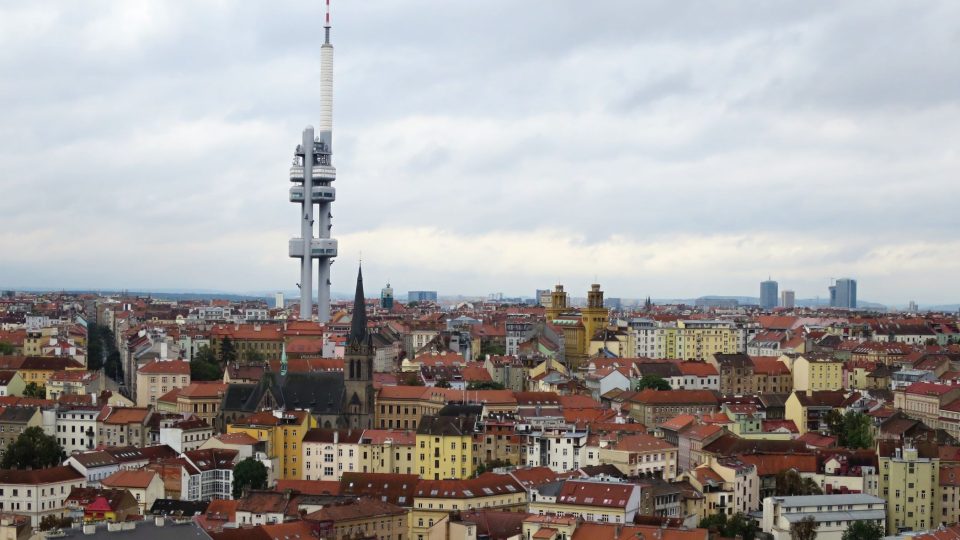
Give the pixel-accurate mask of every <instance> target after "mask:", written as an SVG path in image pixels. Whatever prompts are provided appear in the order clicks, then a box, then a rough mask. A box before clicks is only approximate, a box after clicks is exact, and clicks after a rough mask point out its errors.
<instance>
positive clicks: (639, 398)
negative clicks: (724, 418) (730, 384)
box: [629, 388, 718, 405]
mask: <svg viewBox="0 0 960 540" xmlns="http://www.w3.org/2000/svg"><path fill="white" fill-rule="evenodd" d="M629 400H630V401H633V402H635V403H643V404H648V405H661V404H663V405H666V404H673V403H683V404H686V403H708V404H713V405H716V404H717V403H718V400H717V396H716V394H714V393H713V392H711V391H710V390H654V389H652V388H648V389H646V390H644V391H642V392H639V393H637V394H635V395H634V396H632V397H630V398H629Z"/></svg>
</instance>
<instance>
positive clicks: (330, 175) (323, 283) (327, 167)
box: [289, 0, 337, 322]
mask: <svg viewBox="0 0 960 540" xmlns="http://www.w3.org/2000/svg"><path fill="white" fill-rule="evenodd" d="M323 29H324V43H323V46H322V47H321V48H320V69H321V73H320V129H319V130H317V133H316V134H315V133H314V130H313V127H312V126H307V128H306V129H304V130H303V138H302V141H301V143H300V144H299V145H298V146H297V149H296V151H295V152H294V155H293V165H292V166H291V167H290V181H291V182H293V183H294V184H295V185H294V186H293V187H291V188H290V202H293V203H299V205H300V237H299V238H292V239H291V240H290V246H289V249H290V257H292V258H295V259H300V285H299V286H300V318H301V319H305V320H309V319H311V318H313V261H314V259H316V260H317V261H318V262H319V272H318V274H317V319H318V320H319V321H320V322H327V321H328V320H329V319H330V264H331V263H332V262H333V260H332V259H333V258H334V257H336V256H337V241H336V240H334V239H333V238H330V229H331V228H332V227H333V225H332V224H331V220H332V219H333V213H332V212H331V206H332V203H333V201H334V200H335V199H336V195H337V194H336V190H335V189H334V188H333V181H334V180H336V179H337V170H336V169H335V168H334V167H333V45H331V44H330V0H327V15H326V22H325V24H324V27H323ZM314 207H316V213H314ZM314 216H316V219H314ZM314 225H316V227H314ZM315 232H316V236H315Z"/></svg>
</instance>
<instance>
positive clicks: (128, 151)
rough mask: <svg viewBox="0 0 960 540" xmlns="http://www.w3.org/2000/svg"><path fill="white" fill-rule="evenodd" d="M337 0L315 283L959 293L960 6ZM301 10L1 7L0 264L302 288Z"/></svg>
mask: <svg viewBox="0 0 960 540" xmlns="http://www.w3.org/2000/svg"><path fill="white" fill-rule="evenodd" d="M333 3H334V6H333V9H334V12H333V22H334V28H333V42H334V45H335V47H336V59H335V66H336V68H335V104H334V164H335V165H336V167H337V170H338V179H337V182H336V187H337V201H336V202H335V203H334V210H333V214H334V220H333V223H334V227H333V232H334V237H336V238H338V239H339V241H340V256H339V258H338V259H337V260H336V263H335V264H334V272H333V280H334V285H333V289H334V291H335V292H349V291H350V290H352V287H353V279H354V276H355V272H356V266H357V260H358V257H359V254H360V252H361V251H362V252H363V265H364V273H365V278H366V280H365V281H366V283H367V287H368V291H367V292H368V294H369V295H370V296H373V295H374V294H375V293H376V289H379V287H380V286H382V284H383V283H384V282H386V280H388V279H389V280H390V281H391V282H392V283H393V285H394V288H395V289H396V290H397V295H398V297H400V298H403V296H404V295H405V292H406V291H407V290H409V289H437V290H439V291H440V293H441V294H453V293H464V294H485V293H491V292H503V293H505V294H508V295H514V294H523V295H528V296H531V295H532V294H533V291H534V289H536V288H547V287H549V286H551V285H552V284H554V283H556V282H557V281H560V282H562V283H564V284H565V285H566V287H567V289H568V290H571V291H572V292H574V294H576V295H583V294H584V291H586V290H587V288H588V287H589V283H591V282H592V281H593V280H594V279H595V278H596V279H598V280H599V282H600V283H601V284H603V288H604V289H605V290H606V291H607V294H608V295H609V296H620V297H642V296H646V295H648V294H649V295H652V296H654V297H655V298H656V297H661V298H668V297H695V296H699V295H705V294H743V295H753V296H756V295H758V294H759V281H760V280H761V279H764V278H766V277H767V276H768V275H770V276H772V277H773V278H774V279H777V280H778V281H779V282H780V288H781V289H785V288H791V289H795V290H796V292H797V296H798V297H814V296H818V295H819V296H820V297H824V296H825V295H826V290H827V285H828V282H829V280H830V278H831V277H843V276H851V277H855V278H857V279H858V281H859V289H860V298H861V299H868V300H874V301H881V302H890V303H906V302H907V301H908V300H911V299H913V300H917V301H919V302H921V304H922V303H928V304H929V303H947V302H956V301H960V279H957V274H958V271H960V239H958V238H957V231H958V230H960V227H958V226H960V217H958V210H957V201H958V196H960V178H958V176H960V175H958V173H960V61H958V58H960V56H958V54H960V53H958V51H960V26H958V24H957V21H960V2H955V1H949V0H944V1H942V2H936V1H912V2H883V1H878V0H865V1H862V2H854V1H850V2H839V3H838V2H826V1H823V2H810V1H795V2H779V1H770V0H758V1H755V2H736V1H724V2H716V1H706V2H695V1H688V2H676V1H674V0H664V1H637V0H623V1H604V2H583V1H576V2H575V1H567V2H561V1H557V0H540V1H531V0H527V1H523V2H518V1H516V0H490V1H484V2H449V1H442V0H432V1H419V0H404V1H400V0H394V1H386V0H357V1H353V0H351V1H345V0H333ZM321 26H322V6H321V1H320V0H311V1H307V0H297V1H277V0H271V1H269V2H267V1H262V2H254V1H249V2H235V1H228V0H223V1H202V2H198V1H196V0H183V1H176V0H166V1H162V2H161V1H156V0H152V1H135V0H122V1H118V0H113V1H100V2H98V1H85V2H71V1H62V2H3V3H0V73H2V77H0V112H2V115H3V119H2V122H0V287H5V288H10V287H54V288H59V287H66V288H76V287H110V288H120V287H126V288H130V289H138V288H139V289H148V288H155V289H158V288H165V289H219V290H229V291H236V292H245V291H269V290H280V289H283V290H290V289H293V288H294V287H295V285H294V284H295V283H296V282H297V280H298V276H299V272H298V268H299V266H298V264H297V262H296V261H295V260H292V259H289V258H288V257H287V252H286V250H287V240H288V238H289V237H290V236H295V235H299V221H298V211H297V210H296V209H295V207H294V205H293V204H291V203H290V202H288V200H287V198H288V189H289V186H290V182H289V177H288V167H289V164H290V159H291V157H292V152H293V149H294V147H295V146H296V144H297V142H298V141H299V139H300V133H301V130H302V129H303V127H304V126H305V125H307V124H313V125H316V124H317V122H318V118H319V79H320V61H319V46H320V44H321V42H322V28H321Z"/></svg>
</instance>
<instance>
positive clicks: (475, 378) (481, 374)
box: [460, 366, 493, 382]
mask: <svg viewBox="0 0 960 540" xmlns="http://www.w3.org/2000/svg"><path fill="white" fill-rule="evenodd" d="M460 375H461V376H462V377H463V380H464V381H466V382H483V381H493V377H491V376H490V372H489V371H487V370H486V368H483V367H478V366H467V367H464V368H462V369H461V370H460Z"/></svg>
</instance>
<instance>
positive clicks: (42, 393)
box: [23, 382, 47, 399]
mask: <svg viewBox="0 0 960 540" xmlns="http://www.w3.org/2000/svg"><path fill="white" fill-rule="evenodd" d="M23 397H31V398H39V399H46V397H47V389H46V387H44V386H41V385H39V384H37V383H35V382H29V383H27V385H26V386H25V387H23Z"/></svg>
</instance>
